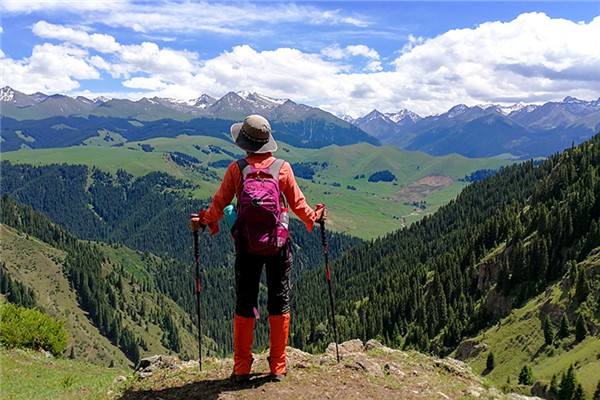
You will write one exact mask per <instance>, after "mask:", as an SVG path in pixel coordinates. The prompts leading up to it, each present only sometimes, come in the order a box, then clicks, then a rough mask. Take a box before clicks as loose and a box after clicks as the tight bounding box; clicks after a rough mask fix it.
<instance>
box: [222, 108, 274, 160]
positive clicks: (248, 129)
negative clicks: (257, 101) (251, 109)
mask: <svg viewBox="0 0 600 400" xmlns="http://www.w3.org/2000/svg"><path fill="white" fill-rule="evenodd" d="M231 138H232V139H233V141H234V142H235V144H237V145H238V147H239V148H241V149H242V150H245V151H248V152H250V153H258V154H261V153H270V152H273V151H275V150H277V142H275V139H273V135H272V134H271V124H269V121H267V119H266V118H265V117H263V116H262V115H258V114H253V115H248V116H247V117H246V118H245V119H244V122H237V123H235V124H233V125H231Z"/></svg>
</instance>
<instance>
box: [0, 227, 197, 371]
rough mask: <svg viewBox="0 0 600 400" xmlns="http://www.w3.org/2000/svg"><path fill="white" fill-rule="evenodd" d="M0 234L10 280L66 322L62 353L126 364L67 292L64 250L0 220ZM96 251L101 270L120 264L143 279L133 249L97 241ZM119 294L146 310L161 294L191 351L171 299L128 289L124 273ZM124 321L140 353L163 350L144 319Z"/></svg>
mask: <svg viewBox="0 0 600 400" xmlns="http://www.w3.org/2000/svg"><path fill="white" fill-rule="evenodd" d="M0 233H1V235H2V242H1V249H2V261H3V262H5V263H6V267H7V269H8V271H9V272H10V274H11V275H12V277H13V278H14V279H17V280H19V281H20V282H22V283H25V284H27V285H31V287H32V288H33V289H34V290H35V292H36V294H37V296H38V303H39V305H40V306H41V307H42V308H43V309H44V311H45V312H47V313H48V314H50V315H52V316H56V317H59V318H61V319H63V320H64V321H65V322H66V328H67V330H68V332H69V336H70V341H69V344H68V346H67V350H66V354H67V355H69V354H70V351H71V348H72V347H74V348H75V356H76V358H77V359H82V360H87V361H91V362H94V363H96V364H100V365H105V366H108V365H109V364H110V362H111V361H113V362H114V363H115V365H117V366H120V367H126V366H128V365H130V364H131V362H130V361H129V360H128V359H127V358H126V357H125V356H124V355H123V353H122V352H121V351H120V350H119V349H118V348H117V347H116V346H114V345H113V344H112V343H110V341H109V340H108V339H106V338H105V337H104V336H102V335H101V334H100V332H99V331H98V329H97V328H96V327H95V326H94V325H93V324H92V323H91V322H90V321H89V319H88V318H87V316H86V313H85V312H84V311H82V310H81V309H80V308H79V304H78V302H77V299H76V295H75V293H74V292H73V291H72V289H71V287H70V285H69V282H68V280H67V278H66V277H65V276H64V274H63V272H62V263H63V262H64V259H65V253H64V252H63V251H61V250H57V249H55V248H53V247H50V246H48V245H47V244H45V243H43V242H41V241H39V240H37V239H35V238H31V237H27V236H25V235H23V234H21V233H20V232H17V231H15V230H14V229H12V228H10V227H7V226H5V225H0ZM100 247H101V250H102V252H103V253H104V254H105V255H106V256H107V258H108V260H109V261H108V263H107V264H105V267H106V269H107V270H110V269H113V268H114V269H116V270H120V268H121V266H123V269H124V270H125V271H127V272H128V273H130V274H133V275H134V276H135V277H136V280H137V281H138V282H139V281H141V280H148V279H150V278H149V272H148V270H147V268H146V265H145V262H144V261H143V260H142V258H141V256H140V254H139V253H137V252H134V251H132V250H130V249H128V248H126V247H123V246H115V247H114V248H113V247H111V246H109V245H105V244H100ZM123 284H124V286H123V287H124V289H123V294H122V295H123V296H125V297H126V299H127V300H126V302H128V304H130V305H132V304H136V303H138V302H145V305H146V309H147V310H148V311H150V310H151V309H152V308H153V307H156V304H157V301H158V297H159V296H160V297H162V299H163V301H164V304H165V307H168V308H169V309H170V310H171V314H172V315H173V316H174V317H175V318H174V319H175V321H176V324H177V325H178V326H179V334H180V337H181V341H182V348H183V351H184V352H187V353H188V354H191V355H194V354H196V346H197V341H196V339H195V338H194V337H193V336H192V335H191V334H190V333H188V332H187V331H186V330H185V329H184V328H183V327H182V326H181V322H180V321H181V320H183V321H185V323H186V324H189V323H190V322H189V317H188V316H187V315H186V314H185V313H184V312H183V311H182V310H181V309H180V308H179V307H178V306H177V305H176V304H175V303H174V302H173V301H172V300H169V299H167V298H166V297H164V296H162V295H159V294H157V293H152V294H148V293H139V294H134V293H133V287H132V285H131V284H130V282H129V280H128V279H127V278H124V279H123ZM124 325H125V326H128V327H129V328H131V329H132V330H133V332H134V333H135V335H136V337H139V338H142V339H143V340H144V341H145V342H146V343H147V345H148V351H144V350H143V349H140V352H141V355H142V357H145V356H148V355H153V354H167V353H168V350H167V349H165V348H164V347H163V346H162V344H161V342H160V340H161V338H162V331H161V330H160V328H159V327H158V326H157V325H156V324H154V323H152V322H151V321H150V320H149V319H148V318H146V319H141V320H140V321H139V322H137V323H136V322H134V321H133V320H132V319H131V317H129V316H125V318H124Z"/></svg>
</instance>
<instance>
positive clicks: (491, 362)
mask: <svg viewBox="0 0 600 400" xmlns="http://www.w3.org/2000/svg"><path fill="white" fill-rule="evenodd" d="M485 367H486V368H487V370H488V371H491V370H493V369H494V367H496V362H495V361H494V352H492V351H490V352H489V354H488V356H487V360H486V362H485Z"/></svg>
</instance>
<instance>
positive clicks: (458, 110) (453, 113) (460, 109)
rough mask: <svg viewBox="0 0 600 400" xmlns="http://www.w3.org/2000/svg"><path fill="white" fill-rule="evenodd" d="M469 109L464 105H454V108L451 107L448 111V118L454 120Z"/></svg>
mask: <svg viewBox="0 0 600 400" xmlns="http://www.w3.org/2000/svg"><path fill="white" fill-rule="evenodd" d="M468 108H469V107H467V106H466V105H464V104H459V105H456V106H454V107H452V108H451V109H450V110H449V111H448V118H455V117H458V116H459V115H461V114H464V113H465V111H467V109H468Z"/></svg>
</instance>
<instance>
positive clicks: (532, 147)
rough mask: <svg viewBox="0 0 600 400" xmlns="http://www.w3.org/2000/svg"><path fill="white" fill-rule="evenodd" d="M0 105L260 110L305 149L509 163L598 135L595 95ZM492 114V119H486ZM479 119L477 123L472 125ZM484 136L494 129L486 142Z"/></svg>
mask: <svg viewBox="0 0 600 400" xmlns="http://www.w3.org/2000/svg"><path fill="white" fill-rule="evenodd" d="M0 104H1V105H2V116H3V117H4V118H13V119H15V120H17V121H23V120H28V119H38V120H39V119H45V118H54V117H57V116H62V117H72V116H83V117H86V118H90V117H92V116H102V117H112V118H123V119H135V120H138V121H142V122H144V121H146V122H148V121H160V120H162V119H172V120H175V121H179V122H183V123H186V122H189V121H192V120H194V119H201V120H204V119H220V120H224V121H239V120H241V119H243V118H244V117H245V116H247V115H249V114H254V113H259V114H262V115H264V116H265V117H267V118H268V119H269V120H270V121H271V123H272V126H273V128H274V129H275V128H276V127H278V128H279V131H278V132H274V133H277V134H283V135H284V137H286V135H287V139H288V140H293V139H292V138H293V137H295V136H301V137H302V139H299V140H298V141H297V142H296V144H304V145H305V146H308V147H311V146H315V147H319V146H322V145H327V144H330V143H336V144H340V145H345V144H349V143H356V142H357V141H367V142H369V143H380V142H381V143H383V144H388V145H394V146H398V147H401V148H403V149H407V150H412V151H425V152H427V153H429V154H432V155H446V154H450V153H452V152H457V153H458V154H461V155H465V156H468V157H489V156H502V157H506V158H513V159H527V158H536V157H547V156H549V155H550V154H553V153H555V152H557V151H562V150H564V149H565V148H567V147H568V146H570V145H571V144H572V143H575V144H578V143H581V142H582V141H584V140H586V139H588V138H590V137H591V136H592V135H593V134H595V133H597V132H598V131H599V130H600V98H598V99H597V100H591V101H586V100H579V99H576V98H575V97H571V96H567V97H565V98H564V99H563V100H562V101H559V102H548V103H545V104H541V105H536V104H529V105H526V104H523V103H516V104H513V105H510V106H504V105H498V104H480V105H475V106H467V105H465V104H458V105H455V106H454V107H452V108H450V109H449V110H448V111H447V112H445V113H441V114H437V115H429V116H425V117H422V116H419V115H417V114H415V113H413V112H412V111H410V110H407V109H402V110H400V111H398V112H394V113H389V112H388V113H382V112H379V111H378V110H373V111H372V112H370V113H368V114H367V115H365V116H363V117H360V118H355V119H354V118H349V117H338V116H335V115H333V114H331V113H328V112H326V111H323V110H321V109H319V108H317V107H310V106H307V105H303V104H298V103H295V102H293V101H292V100H290V99H274V98H271V97H268V96H265V95H262V94H259V93H250V92H248V91H238V92H229V93H227V94H225V95H224V96H223V97H221V98H219V99H215V98H213V97H211V96H209V95H206V94H203V95H201V96H200V97H199V98H196V99H190V100H187V101H181V100H174V99H164V98H157V97H154V98H151V99H149V98H142V99H140V100H137V101H133V100H127V99H109V100H107V99H95V100H90V99H87V98H85V97H81V96H79V97H77V98H73V97H69V96H65V95H59V94H55V95H51V96H47V95H44V94H40V93H36V94H34V95H30V96H28V95H26V94H24V93H21V92H18V91H15V90H14V89H12V88H10V87H8V86H7V87H4V88H2V89H0ZM492 115H493V116H496V118H494V119H490V116H492ZM476 120H481V121H480V122H479V123H476V122H475V123H472V122H473V121H476ZM308 130H312V131H313V132H315V130H318V131H320V132H321V134H322V135H325V136H328V135H329V133H328V131H334V134H333V136H330V137H325V138H324V140H316V141H314V140H312V133H311V132H308ZM223 131H224V132H227V130H225V129H223ZM488 132H492V136H491V137H490V136H489V135H487V133H488ZM346 138H351V139H350V140H346ZM20 144H24V145H28V144H27V143H23V142H21V143H20ZM9 148H10V147H9ZM10 149H13V148H10Z"/></svg>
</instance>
